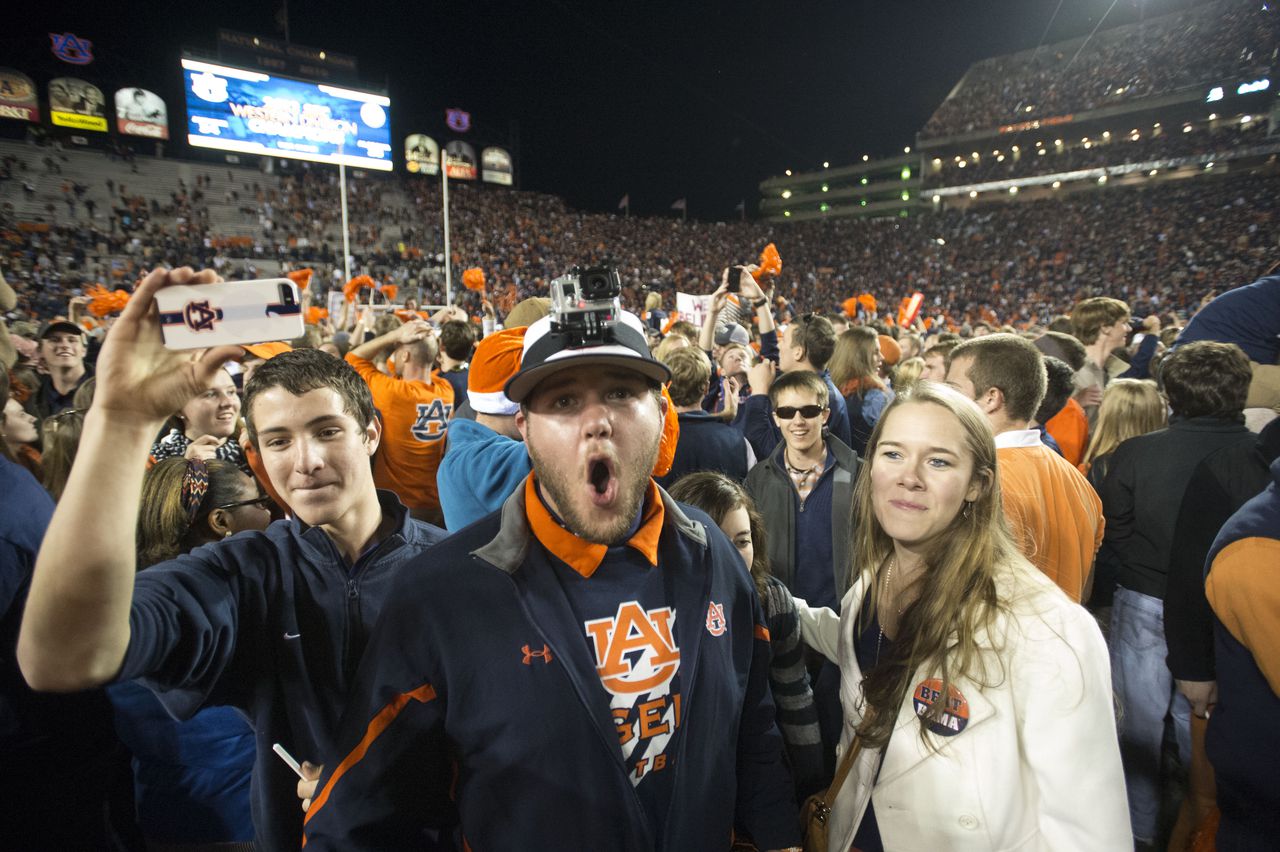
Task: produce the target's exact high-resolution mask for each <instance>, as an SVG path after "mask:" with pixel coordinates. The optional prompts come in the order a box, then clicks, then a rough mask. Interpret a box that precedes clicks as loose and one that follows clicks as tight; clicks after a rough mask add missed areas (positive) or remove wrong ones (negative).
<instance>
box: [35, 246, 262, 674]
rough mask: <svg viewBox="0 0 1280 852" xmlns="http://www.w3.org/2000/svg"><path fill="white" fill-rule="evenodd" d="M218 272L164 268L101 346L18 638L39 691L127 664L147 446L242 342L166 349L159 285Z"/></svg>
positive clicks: (145, 283)
mask: <svg viewBox="0 0 1280 852" xmlns="http://www.w3.org/2000/svg"><path fill="white" fill-rule="evenodd" d="M216 280H217V277H216V275H215V274H214V273H213V272H212V271H209V270H207V271H204V272H199V273H196V272H193V271H192V270H191V269H189V268H182V269H175V270H172V271H170V270H166V269H156V270H153V271H152V272H150V273H148V274H147V275H146V276H145V277H144V278H143V279H142V281H141V282H139V284H138V287H137V288H136V290H135V291H134V295H133V297H132V298H131V299H130V300H129V304H128V306H127V307H126V308H125V310H124V313H123V314H122V315H121V317H120V320H119V321H118V322H117V323H116V324H115V325H114V326H113V327H112V330H111V333H110V335H108V338H107V341H106V343H105V344H104V345H103V347H102V354H101V355H100V356H99V357H98V367H97V377H98V378H97V392H96V394H95V397H94V402H93V407H92V408H91V409H90V410H89V413H88V414H87V415H86V416H85V419H84V431H83V434H82V436H81V439H80V449H79V451H78V452H77V459H76V464H75V466H74V467H73V468H72V470H71V476H70V478H69V479H68V481H67V487H66V490H65V491H64V492H63V495H62V500H61V501H60V502H59V504H58V508H57V509H56V511H55V512H54V514H53V519H52V521H50V523H49V530H48V532H47V533H46V534H45V537H44V545H43V546H42V547H41V549H40V555H39V557H38V558H37V560H36V567H35V574H34V576H33V577H32V580H31V591H30V593H29V595H28V597H27V606H26V610H25V613H24V615H23V620H22V629H21V632H20V633H19V636H18V663H19V665H20V666H21V668H22V673H23V676H25V677H26V679H27V682H28V683H30V684H31V686H32V687H34V688H35V689H41V690H49V691H75V690H81V689H87V688H89V687H91V686H96V685H98V684H102V683H105V682H106V681H108V680H110V679H111V678H112V677H114V676H115V675H116V673H117V672H118V671H119V670H120V665H121V662H122V661H123V659H124V654H125V650H126V649H127V647H128V644H129V607H130V601H131V599H132V595H133V578H134V572H135V568H136V562H137V555H136V549H135V545H134V535H135V530H136V528H137V525H138V505H139V502H140V500H141V494H142V478H143V474H144V473H145V471H146V461H147V452H148V450H149V449H150V446H151V442H152V439H154V438H155V435H156V433H157V432H158V431H159V430H160V427H161V425H162V424H163V423H164V419H165V418H166V417H167V416H169V415H170V414H172V413H173V412H174V411H177V410H178V409H179V408H181V407H182V406H183V405H185V404H186V403H187V401H188V400H190V399H191V398H192V397H193V396H195V395H196V394H197V393H199V392H200V391H201V390H203V389H204V388H205V387H207V386H208V384H209V382H210V381H211V380H212V379H213V376H214V374H215V372H216V371H217V370H218V369H219V368H220V367H221V366H222V364H224V363H225V362H226V361H228V360H230V359H231V358H233V357H235V356H236V355H238V354H239V353H240V351H241V350H240V348H239V347H235V346H222V347H216V348H214V349H210V350H208V351H206V352H205V353H204V354H203V355H202V356H201V357H200V358H199V359H198V360H196V359H193V358H192V357H191V354H190V353H184V352H173V351H169V350H167V349H165V348H164V344H163V342H162V339H161V334H160V322H159V314H158V311H157V310H156V307H155V292H156V291H157V290H159V289H160V288H161V287H164V286H168V285H170V284H206V283H211V282H213V281H216Z"/></svg>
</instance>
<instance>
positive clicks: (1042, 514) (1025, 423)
mask: <svg viewBox="0 0 1280 852" xmlns="http://www.w3.org/2000/svg"><path fill="white" fill-rule="evenodd" d="M1045 382H1046V379H1045V368H1044V357H1043V356H1042V355H1041V354H1040V352H1039V350H1037V349H1036V347H1035V346H1033V345H1032V344H1031V343H1030V342H1028V341H1027V340H1025V339H1023V338H1021V337H1018V336H1017V335H1014V334H989V335H985V336H983V337H981V338H978V339H974V340H970V341H967V342H965V343H962V344H960V345H959V346H957V347H956V348H955V350H953V351H952V353H951V365H950V366H949V367H948V368H947V384H949V385H951V386H952V387H953V388H955V389H956V390H958V391H960V392H961V393H963V394H964V395H965V396H967V397H969V398H970V399H972V400H974V401H975V402H977V403H978V407H979V408H981V409H982V410H983V412H984V413H986V415H987V418H988V419H989V420H990V421H991V428H992V431H994V432H995V436H996V456H997V458H998V460H999V477H1000V491H1001V493H1002V495H1003V497H1004V514H1005V519H1006V520H1007V521H1008V522H1009V530H1010V531H1011V532H1012V533H1013V538H1014V541H1015V543H1016V544H1017V545H1018V547H1019V549H1020V550H1022V552H1023V555H1025V556H1026V557H1027V559H1029V560H1031V562H1032V564H1034V565H1035V566H1036V567H1037V568H1039V569H1040V570H1041V571H1043V572H1044V573H1045V574H1047V575H1048V577H1049V579H1051V580H1053V581H1054V582H1055V583H1057V584H1058V587H1059V588H1060V589H1062V590H1063V591H1064V592H1066V593H1067V596H1068V597H1070V598H1071V599H1072V600H1073V601H1076V602H1079V601H1081V600H1084V599H1087V598H1088V593H1089V588H1090V583H1091V580H1092V574H1093V570H1092V569H1093V557H1094V554H1096V553H1097V551H1098V547H1099V546H1100V545H1101V544H1102V526H1103V520H1102V501H1101V500H1100V499H1098V495H1097V494H1095V493H1094V490H1093V486H1091V485H1089V481H1088V480H1086V479H1085V478H1084V476H1083V475H1082V474H1081V473H1080V471H1078V470H1076V469H1075V468H1074V467H1072V466H1071V464H1070V463H1069V462H1067V461H1066V460H1065V459H1063V458H1062V456H1060V455H1058V454H1057V453H1055V452H1054V451H1053V450H1051V449H1049V448H1048V447H1046V446H1045V445H1044V444H1043V443H1042V442H1041V441H1040V433H1039V431H1038V430H1036V429H1032V428H1031V420H1032V418H1033V417H1034V416H1035V413H1036V409H1038V408H1039V407H1040V401H1041V399H1043V397H1044V393H1045Z"/></svg>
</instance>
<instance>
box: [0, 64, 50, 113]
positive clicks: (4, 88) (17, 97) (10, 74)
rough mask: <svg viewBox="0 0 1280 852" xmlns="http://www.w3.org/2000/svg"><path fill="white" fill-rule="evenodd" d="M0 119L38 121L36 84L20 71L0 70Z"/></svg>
mask: <svg viewBox="0 0 1280 852" xmlns="http://www.w3.org/2000/svg"><path fill="white" fill-rule="evenodd" d="M0 118H16V119H18V120H19V121H39V120H40V102H39V100H38V99H37V98H36V84H35V83H33V82H31V78H30V77H28V76H27V75H26V74H23V73H22V72H21V71H15V70H14V69H12V68H0Z"/></svg>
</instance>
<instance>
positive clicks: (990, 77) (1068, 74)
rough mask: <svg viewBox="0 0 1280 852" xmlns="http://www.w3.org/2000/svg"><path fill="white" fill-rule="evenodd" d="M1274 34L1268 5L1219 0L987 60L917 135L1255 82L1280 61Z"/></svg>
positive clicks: (1277, 27) (1279, 40) (1278, 24)
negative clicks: (1214, 84) (1209, 84)
mask: <svg viewBox="0 0 1280 852" xmlns="http://www.w3.org/2000/svg"><path fill="white" fill-rule="evenodd" d="M1278 31H1280V21H1277V13H1276V10H1275V7H1274V6H1273V5H1271V4H1270V3H1258V2H1254V0H1218V2H1213V3H1196V4H1193V5H1191V6H1190V7H1189V8H1187V9H1184V10H1182V11H1178V12H1173V13H1170V14H1167V15H1162V16H1159V17H1153V18H1151V19H1149V20H1145V21H1143V22H1142V23H1139V24H1131V25H1128V26H1122V27H1116V28H1114V29H1110V30H1103V31H1102V32H1099V33H1096V34H1094V35H1093V36H1091V37H1090V38H1088V39H1087V40H1084V41H1083V43H1079V42H1065V43H1061V44H1052V45H1044V46H1041V47H1039V48H1037V49H1035V50H1030V51H1025V52H1023V53H1017V54H1013V55H1011V56H1000V57H994V58H992V59H986V60H983V61H982V62H979V63H977V64H975V65H973V66H972V67H971V68H970V69H969V71H968V73H967V74H966V75H965V76H964V78H963V79H962V80H961V82H960V84H959V85H958V86H957V87H956V90H955V91H954V92H953V93H952V94H951V96H950V97H948V98H947V99H946V100H945V101H943V102H942V104H941V105H940V106H939V107H938V109H937V111H936V112H934V114H933V116H932V117H931V118H930V119H929V121H928V122H927V123H926V124H925V126H924V129H923V130H922V131H921V134H920V135H921V136H922V137H923V138H935V137H942V136H953V135H956V134H961V133H969V132H973V131H977V130H990V129H994V128H996V127H999V126H1001V125H1006V124H1015V123H1018V122H1023V121H1034V120H1036V119H1044V118H1049V117H1053V116H1063V115H1071V114H1076V115H1078V114H1080V113H1082V112H1088V111H1090V110H1094V109H1100V108H1102V107H1108V106H1113V105H1116V104H1121V103H1125V102H1127V101H1135V100H1140V99H1143V98H1150V97H1154V96H1157V95H1163V94H1167V93H1170V92H1175V91H1177V90H1179V89H1182V88H1185V87H1188V86H1195V85H1200V84H1202V83H1203V82H1204V81H1205V80H1219V81H1231V80H1237V79H1238V80H1250V79H1254V77H1255V76H1259V72H1265V70H1266V69H1267V68H1269V67H1271V66H1272V65H1273V64H1274V63H1275V60H1276V55H1275V51H1276V45H1277V44H1280V37H1277V32H1278Z"/></svg>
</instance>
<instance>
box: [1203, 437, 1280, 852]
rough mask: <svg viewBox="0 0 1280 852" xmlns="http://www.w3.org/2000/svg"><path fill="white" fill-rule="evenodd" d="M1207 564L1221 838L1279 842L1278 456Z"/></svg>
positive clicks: (1265, 845) (1244, 843) (1233, 842)
mask: <svg viewBox="0 0 1280 852" xmlns="http://www.w3.org/2000/svg"><path fill="white" fill-rule="evenodd" d="M1207 566H1208V577H1207V579H1206V582H1205V593H1206V595H1207V597H1208V599H1209V603H1210V605H1211V606H1212V607H1213V614H1214V627H1213V639H1214V647H1215V651H1216V653H1215V658H1216V663H1217V675H1218V703H1217V705H1216V706H1215V707H1214V709H1213V713H1212V715H1211V716H1210V717H1209V729H1208V731H1207V732H1206V733H1205V740H1204V748H1205V752H1206V754H1207V755H1208V756H1209V762H1210V763H1212V764H1213V771H1214V774H1215V779H1216V782H1217V787H1218V807H1219V809H1220V810H1221V811H1222V821H1221V823H1220V825H1219V826H1218V834H1217V845H1218V848H1219V849H1239V850H1263V849H1274V848H1275V843H1276V834H1277V832H1280V780H1277V778H1276V774H1275V773H1274V772H1272V771H1270V767H1269V765H1268V759H1270V758H1273V757H1274V756H1275V755H1277V754H1280V728H1277V726H1276V719H1277V718H1280V593H1277V589H1280V460H1277V461H1274V462H1272V463H1271V484H1270V485H1268V486H1267V488H1266V490H1265V491H1263V492H1262V493H1261V494H1259V495H1258V496H1256V497H1254V498H1253V499H1252V500H1250V501H1249V502H1247V503H1245V504H1244V505H1243V506H1241V507H1240V510H1239V511H1237V512H1236V513H1235V514H1234V515H1232V516H1231V518H1230V520H1228V521H1227V523H1226V525H1224V526H1223V528H1222V531H1221V532H1219V533H1218V538H1217V539H1216V540H1215V541H1214V543H1213V547H1212V549H1211V550H1210V551H1209V557H1208V561H1207ZM1264 756H1265V757H1264Z"/></svg>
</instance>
